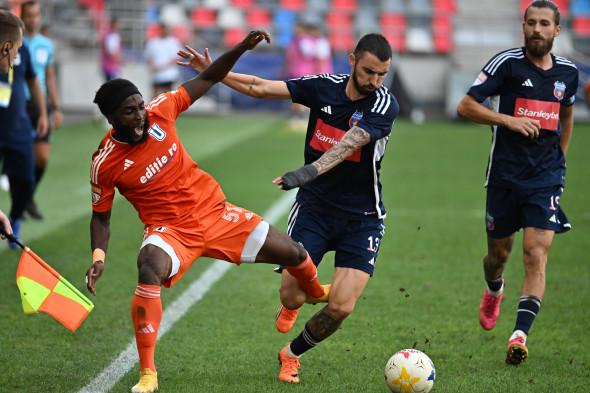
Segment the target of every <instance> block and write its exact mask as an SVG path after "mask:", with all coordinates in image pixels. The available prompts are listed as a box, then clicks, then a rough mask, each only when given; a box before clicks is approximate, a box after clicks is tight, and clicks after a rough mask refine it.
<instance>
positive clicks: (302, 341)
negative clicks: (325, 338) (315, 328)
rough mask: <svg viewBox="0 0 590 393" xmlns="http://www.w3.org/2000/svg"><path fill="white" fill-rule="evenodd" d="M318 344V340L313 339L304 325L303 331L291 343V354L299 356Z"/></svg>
mask: <svg viewBox="0 0 590 393" xmlns="http://www.w3.org/2000/svg"><path fill="white" fill-rule="evenodd" d="M319 343H320V340H318V339H317V338H315V337H314V336H313V335H312V334H311V332H310V331H309V329H308V328H307V324H305V329H303V330H302V331H301V333H300V334H299V336H297V338H295V340H293V342H291V352H293V354H294V355H296V356H301V355H302V354H303V353H304V352H306V351H308V350H310V349H312V348H313V347H315V346H316V345H318V344H319Z"/></svg>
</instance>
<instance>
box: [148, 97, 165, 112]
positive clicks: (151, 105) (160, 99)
mask: <svg viewBox="0 0 590 393" xmlns="http://www.w3.org/2000/svg"><path fill="white" fill-rule="evenodd" d="M167 99H168V97H167V96H166V95H164V94H160V95H159V96H157V97H156V98H154V99H153V100H152V102H150V103H149V104H148V105H147V106H146V108H147V109H152V108H154V107H156V106H158V105H160V104H161V103H162V102H164V101H166V100H167Z"/></svg>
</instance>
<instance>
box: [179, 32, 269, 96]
mask: <svg viewBox="0 0 590 393" xmlns="http://www.w3.org/2000/svg"><path fill="white" fill-rule="evenodd" d="M262 40H266V41H267V42H268V43H270V34H268V33H267V32H265V31H263V30H255V31H251V32H250V33H249V34H248V35H247V36H246V38H244V40H243V41H242V42H240V43H239V44H237V45H236V46H234V47H233V48H232V49H230V50H228V51H227V52H225V53H224V54H223V55H221V56H220V57H219V58H218V59H217V60H215V61H214V62H213V63H211V65H210V66H209V67H207V68H206V69H205V70H203V72H201V73H200V74H199V75H197V76H196V77H194V78H193V79H190V80H188V81H186V82H184V83H183V84H182V87H184V88H185V90H186V91H187V93H188V95H189V97H190V99H191V104H192V103H194V102H195V101H196V100H197V99H199V98H200V97H201V96H202V95H203V94H205V93H206V92H208V91H209V89H210V88H211V87H212V86H213V85H214V84H216V83H217V82H220V81H221V80H223V78H225V77H226V75H227V73H228V72H229V71H230V70H231V69H232V67H233V66H234V64H235V63H236V61H238V59H239V58H240V56H242V55H243V54H244V52H246V51H247V50H251V49H254V48H255V47H256V45H258V43H259V42H260V41H262ZM194 61H195V60H194V59H192V60H191V63H192V62H194Z"/></svg>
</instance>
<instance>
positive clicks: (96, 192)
mask: <svg viewBox="0 0 590 393" xmlns="http://www.w3.org/2000/svg"><path fill="white" fill-rule="evenodd" d="M91 191H92V192H91V193H92V203H98V201H100V198H101V197H102V188H101V187H99V186H95V185H94V184H92V190H91Z"/></svg>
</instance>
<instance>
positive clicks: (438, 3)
mask: <svg viewBox="0 0 590 393" xmlns="http://www.w3.org/2000/svg"><path fill="white" fill-rule="evenodd" d="M432 9H433V10H434V14H435V15H454V14H455V13H457V4H456V3H455V0H432Z"/></svg>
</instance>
